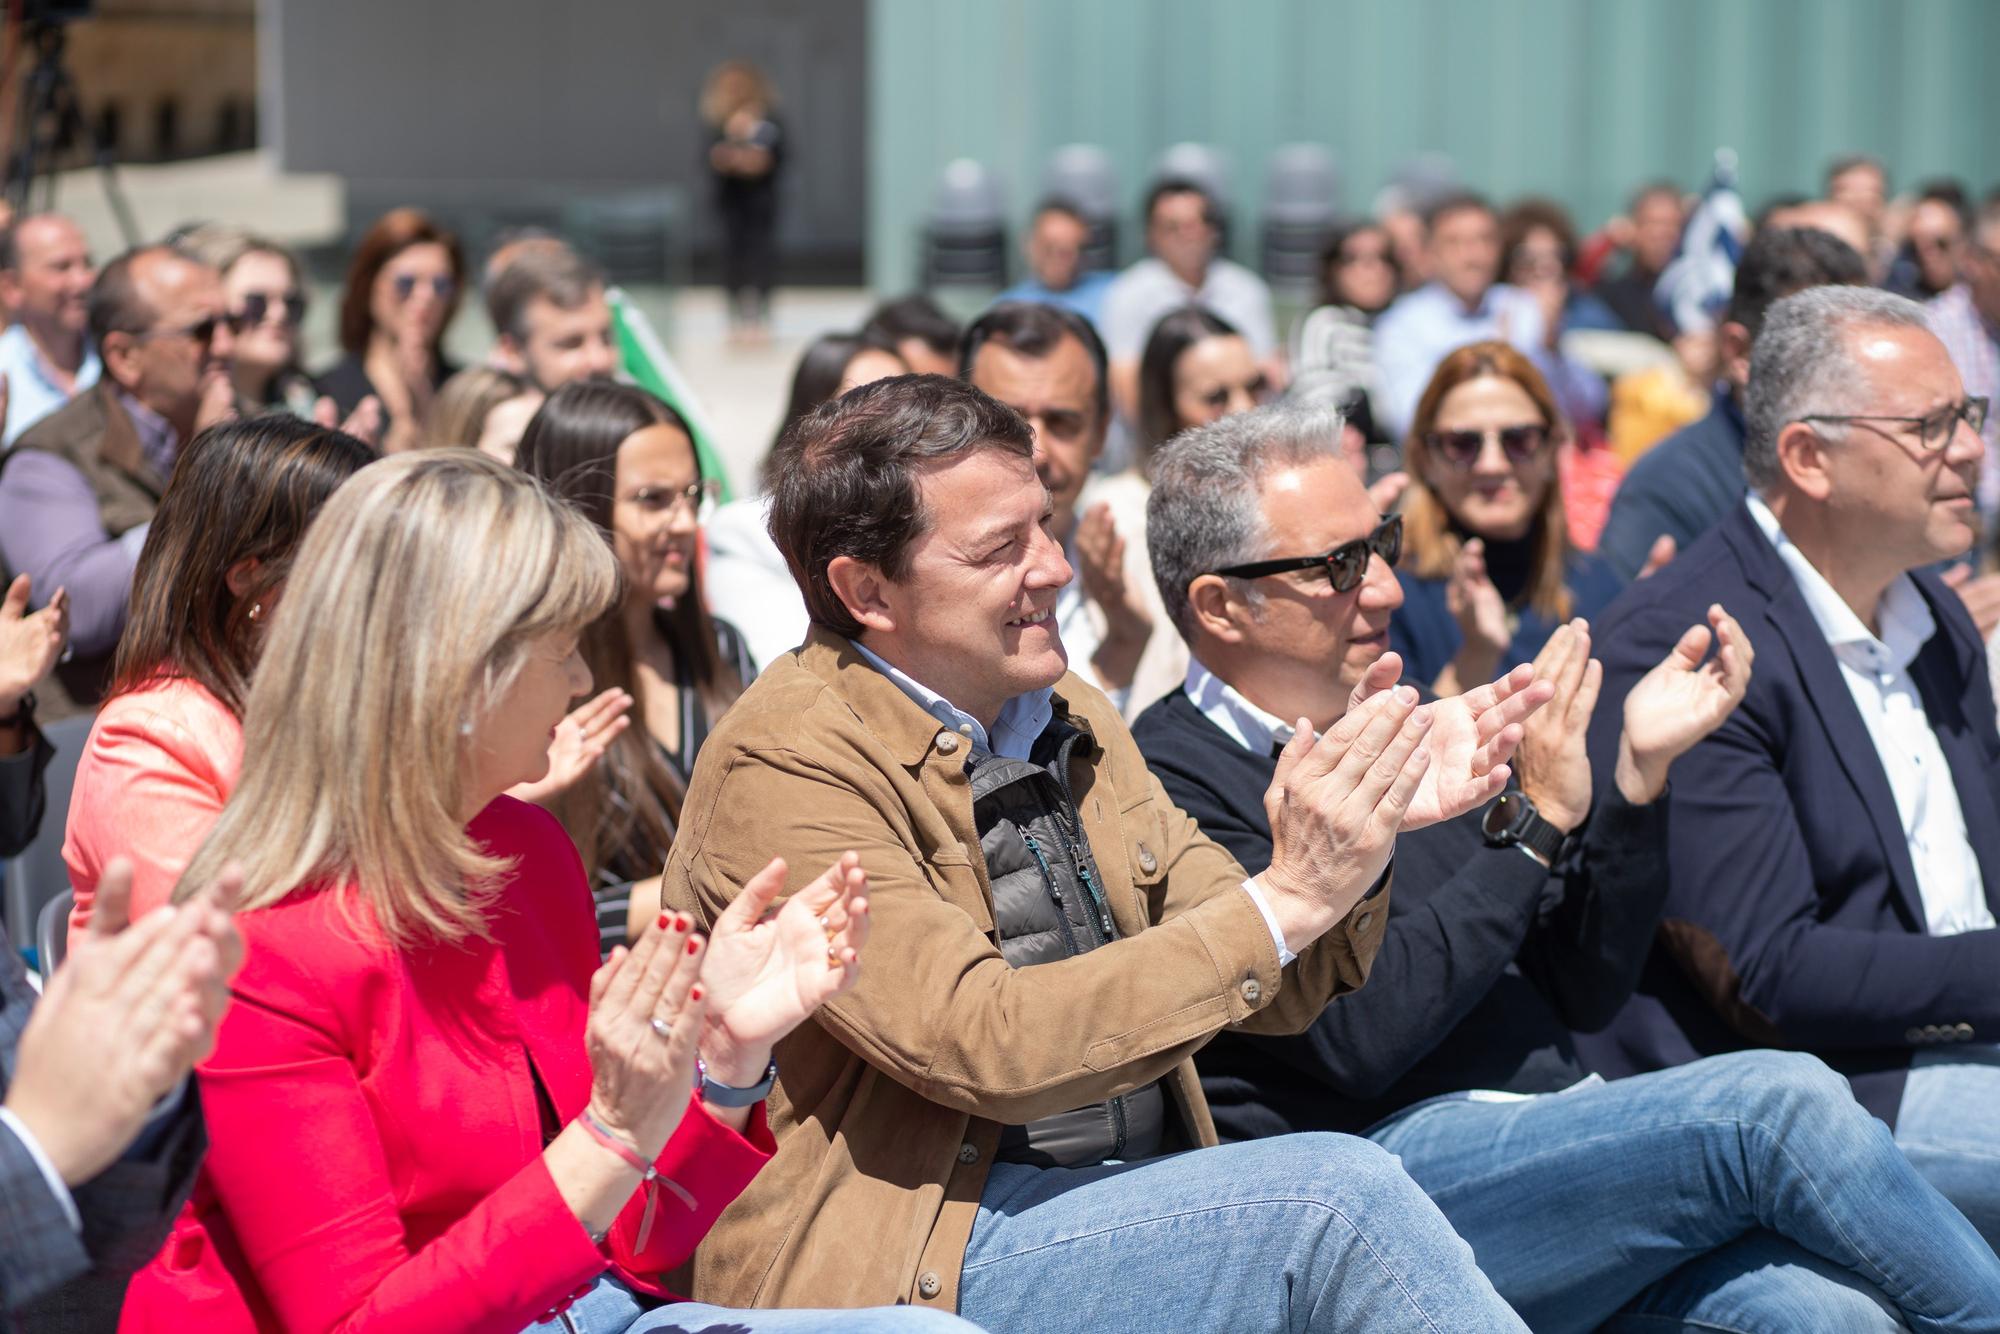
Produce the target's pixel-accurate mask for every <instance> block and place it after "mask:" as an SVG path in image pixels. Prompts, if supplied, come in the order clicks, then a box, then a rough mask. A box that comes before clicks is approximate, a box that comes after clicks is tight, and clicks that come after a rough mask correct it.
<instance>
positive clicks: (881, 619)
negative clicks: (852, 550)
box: [826, 556, 896, 634]
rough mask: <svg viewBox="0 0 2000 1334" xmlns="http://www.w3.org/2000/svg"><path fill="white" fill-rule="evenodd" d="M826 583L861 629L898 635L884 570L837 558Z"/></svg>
mask: <svg viewBox="0 0 2000 1334" xmlns="http://www.w3.org/2000/svg"><path fill="white" fill-rule="evenodd" d="M826 581H827V583H828V584H830V585H832V587H833V595H834V596H835V597H837V598H839V599H840V605H841V606H843V607H845V608H847V614H848V615H849V616H852V617H853V618H854V619H855V620H857V621H859V622H861V628H862V629H864V630H874V631H876V632H878V633H882V634H894V633H895V631H896V614H895V612H894V611H893V610H892V609H891V607H890V605H889V599H888V596H887V595H888V591H889V589H888V583H889V581H888V580H886V579H884V578H883V577H882V574H881V571H879V570H877V569H876V568H875V567H874V566H873V565H870V564H868V563H867V562H866V561H858V560H856V559H854V557H852V556H835V557H834V558H833V559H832V560H831V561H829V562H827V567H826Z"/></svg>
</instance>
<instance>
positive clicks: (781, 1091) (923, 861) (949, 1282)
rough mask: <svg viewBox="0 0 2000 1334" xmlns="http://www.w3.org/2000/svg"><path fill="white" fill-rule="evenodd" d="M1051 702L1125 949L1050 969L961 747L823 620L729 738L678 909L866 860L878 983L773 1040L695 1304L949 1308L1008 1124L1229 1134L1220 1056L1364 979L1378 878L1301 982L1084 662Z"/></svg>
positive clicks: (714, 742) (695, 1283) (735, 719)
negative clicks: (1119, 1098)
mask: <svg viewBox="0 0 2000 1334" xmlns="http://www.w3.org/2000/svg"><path fill="white" fill-rule="evenodd" d="M1056 695H1057V699H1056V709H1057V715H1058V716H1059V717H1062V718H1065V719H1066V720H1067V721H1068V722H1069V723H1070V724H1071V725H1072V726H1075V727H1077V728H1079V729H1081V730H1083V731H1084V732H1086V733H1087V734H1089V736H1090V737H1092V738H1093V739H1094V742H1095V744H1094V745H1079V746H1078V747H1077V748H1076V754H1075V758H1074V759H1073V762H1072V764H1073V767H1072V770H1071V775H1070V777H1071V783H1072V788H1073V791H1074V793H1075V797H1076V802H1077V806H1078V809H1079V810H1080V811H1081V813H1082V816H1083V826H1084V833H1085V836H1086V837H1087V838H1088V840H1089V843H1090V847H1091V851H1092V852H1093V853H1094V854H1095V857H1096V861H1097V864H1098V869H1099V870H1100V872H1101V873H1102V877H1103V880H1104V890H1105V893H1106V895H1107V896H1108V898H1109V900H1110V903H1111V909H1112V914H1113V916H1114V918H1115V919H1116V921H1117V924H1118V930H1119V934H1120V936H1121V937H1122V939H1120V940H1118V941H1116V942H1114V943H1113V944H1111V945H1107V946H1105V947H1103V948H1101V949H1098V950H1094V951H1091V952H1090V953H1088V954H1085V955H1081V956H1079V957H1076V958H1073V959H1067V960H1064V961H1062V962H1060V963H1052V964H1044V965H1042V966H1039V967H1035V968H1023V969H1014V968H1010V967H1009V966H1008V965H1007V963H1006V961H1005V960H1004V959H1002V957H1001V955H1000V949H999V946H998V944H997V943H996V939H995V935H994V925H993V906H992V899H991V896H990V894H989V891H988V887H987V881H986V868H985V865H984V862H983V861H982V859H981V856H980V852H979V836H978V834H977V832H976V831H975V829H974V827H973V814H972V799H971V795H970V785H969V782H968V779H967V777H966V773H965V760H966V755H967V747H968V745H969V743H968V742H966V741H965V739H964V738H962V737H961V736H959V735H958V734H957V733H956V732H953V731H951V730H950V729H948V728H946V727H944V726H942V725H941V724H940V723H939V722H938V721H937V720H936V719H935V718H933V717H931V716H930V715H929V714H928V713H926V712H925V711H924V709H923V708H922V707H921V706H919V705H918V704H917V703H915V702H914V701H913V700H911V699H910V698H909V696H907V695H905V694H904V693H903V692H902V691H901V690H900V689H898V688H897V686H896V684H895V683H894V682H893V681H891V680H889V679H888V678H887V677H886V676H884V675H882V674H881V673H880V672H878V671H876V670H875V669H874V668H873V667H871V666H870V665H869V664H868V662H867V660H866V659H864V658H862V657H861V655H860V654H858V653H856V652H855V651H854V649H853V648H852V646H850V645H849V644H848V643H847V642H846V641H845V640H843V639H841V638H840V637H838V636H836V635H831V634H828V633H826V632H824V631H822V630H819V629H817V628H816V629H815V630H814V631H813V632H812V635H811V637H810V638H809V639H808V640H807V641H806V644H805V645H804V646H803V647H802V648H801V649H799V650H798V651H797V652H796V653H793V654H789V655H787V656H785V657H783V658H780V659H779V660H777V661H776V662H775V663H773V664H772V665H771V666H770V667H769V668H768V669H767V670H766V671H765V672H764V674H763V675H762V676H761V677H759V678H758V680H757V682H756V683H755V684H754V685H752V686H751V687H750V689H749V690H748V691H746V692H745V693H744V695H743V697H742V698H741V699H740V700H738V701H737V703H736V705H735V706H734V707H733V708H731V709H730V711H729V712H728V714H727V715H726V716H725V717H724V718H723V719H722V722H721V724H720V725H719V726H718V727H717V728H716V730H715V732H714V733H713V734H712V735H711V736H710V737H709V739H708V742H707V744H706V745H705V746H704V747H703V748H702V752H701V759H700V761H699V763H698V764H697V766H696V768H695V774H694V781H693V785H692V787H691V788H690V790H689V792H688V797H687V802H686V805H685V808H684V811H683V817H682V823H681V826H680V831H679V835H678V837H677V838H676V839H675V842H674V851H673V856H672V857H671V859H670V860H669V861H668V863H667V868H666V876H665V886H664V895H665V901H666V903H667V904H668V906H670V907H672V908H675V909H678V910H680V911H683V912H690V913H693V914H695V915H697V916H699V917H700V918H701V920H702V921H703V923H704V924H708V923H711V922H713V921H714V919H715V917H716V915H717V914H718V913H719V912H720V911H721V910H722V909H723V908H724V907H726V906H727V905H728V903H729V901H730V899H731V898H732V897H733V896H734V895H735V894H736V892H737V890H738V888H739V887H740V886H741V885H743V884H744V882H746V881H747V880H748V879H749V878H750V877H751V876H752V875H753V874H755V873H756V872H757V871H758V870H759V869H761V868H762V867H763V866H764V864H765V863H766V862H768V861H769V860H770V859H771V858H772V857H774V856H781V857H783V858H784V859H785V860H786V862H787V863H788V865H789V867H790V874H791V878H792V881H793V883H795V884H800V883H804V879H805V878H808V877H811V876H815V875H817V874H819V873H820V872H821V871H823V870H825V869H826V867H827V866H829V865H831V864H832V863H833V861H834V860H835V859H836V858H838V857H839V856H840V855H841V854H842V853H843V852H845V851H847V850H848V849H853V850H854V851H856V852H858V853H860V854H861V862H862V865H863V866H864V867H865V868H866V870H867V872H868V897H869V900H870V902H871V903H872V905H873V918H874V921H873V934H872V936H871V938H870V940H869V942H868V947H867V951H866V953H865V955H864V957H863V960H862V968H861V979H860V981H859V982H858V983H857V984H856V985H855V987H854V988H853V990H851V991H850V992H848V993H847V994H846V995H844V996H841V997H839V998H838V999H836V1000H834V1001H833V1002H832V1003H831V1004H829V1005H827V1006H825V1007H824V1008H822V1009H821V1010H820V1011H819V1013H818V1014H817V1015H815V1016H814V1018H813V1019H812V1020H810V1021H808V1022H807V1023H805V1024H803V1025H802V1026H800V1028H799V1029H798V1030H797V1031H796V1032H795V1033H793V1034H792V1035H791V1036H790V1037H789V1038H787V1039H786V1040H785V1041H784V1042H782V1043H781V1044H779V1047H778V1053H777V1059H778V1067H779V1070H780V1072H781V1073H780V1078H779V1084H778V1088H777V1091H776V1092H774V1093H773V1094H772V1095H771V1101H770V1108H769V1111H770V1122H771V1129H772V1131H773V1132H774V1133H775V1135H776V1136H777V1140H778V1153H777V1156H776V1157H775V1158H774V1159H772V1161H771V1162H770V1163H769V1164H768V1165H767V1166H766V1167H765V1168H764V1170H763V1171H762V1172H761V1173H759V1174H758V1176H757V1178H756V1180H755V1181H753V1182H752V1183H751V1184H750V1187H749V1189H748V1190H746V1191H745V1192H744V1193H743V1194H742V1195H741V1196H740V1197H738V1199H737V1200H736V1202H735V1203H734V1204H733V1205H731V1206H730V1208H729V1209H728V1210H727V1211H726V1212H725V1213H724V1214H723V1215H722V1218H721V1219H720V1221H718V1222H717V1224H716V1225H715V1227H714V1228H713V1229H712V1230H711V1231H710V1232H709V1234H708V1238H707V1240H706V1241H704V1242H703V1243H702V1246H701V1249H700V1251H699V1252H697V1254H696V1256H695V1258H694V1260H693V1261H692V1262H691V1263H690V1265H689V1266H687V1267H686V1268H685V1269H683V1270H682V1271H681V1272H680V1273H678V1274H676V1275H675V1276H674V1281H673V1287H674V1290H675V1291H678V1292H686V1293H691V1294H692V1296H693V1297H694V1298H695V1299H696V1300H699V1301H707V1302H715V1303H719V1304H721V1305H725V1306H737V1307H750V1306H764V1307H774V1306H819V1307H855V1306H872V1305H883V1304H888V1303H892V1302H903V1301H909V1302H916V1303H920V1304H922V1305H926V1306H931V1307H935V1308H940V1309H943V1310H953V1309H955V1308H956V1304H957V1298H958V1276H959V1268H960V1264H961V1262H962V1260H963V1258H964V1254H965V1247H966V1243H967V1241H968V1239H969V1238H970V1236H971V1233H972V1225H973V1220H974V1216H975V1214H976V1212H977V1210H978V1205H979V1196H980V1191H981V1188H982V1187H983V1186H984V1185H985V1183H986V1175H987V1171H988V1168H989V1166H990V1164H991V1162H992V1156H993V1152H994V1149H995V1146H996V1145H997V1144H998V1142H999V1138H1000V1130H1001V1127H1002V1126H1003V1125H1009V1124H1019V1123H1023V1122H1027V1121H1032V1120H1034V1119H1036V1118H1038V1117H1042V1116H1047V1115H1050V1114H1051V1113H1055V1112H1060V1111H1065V1110H1068V1109H1070V1108H1073V1107H1078V1106H1082V1105H1084V1104H1087V1103H1091V1102H1097V1101H1101V1100H1103V1099H1106V1098H1109V1097H1112V1096H1113V1095H1115V1094H1120V1093H1125V1092H1129V1091H1130V1090H1132V1089H1135V1088H1138V1087H1140V1086H1142V1085H1144V1084H1147V1083H1149V1082H1152V1081H1154V1080H1164V1081H1165V1088H1166V1090H1167V1092H1168V1094H1169V1101H1170V1103H1171V1105H1172V1106H1173V1108H1174V1110H1175V1111H1176V1113H1177V1114H1178V1118H1179V1121H1180V1123H1181V1134H1180V1135H1179V1137H1178V1138H1179V1142H1180V1143H1181V1144H1184V1145H1187V1146H1189V1147H1192V1146H1193V1145H1207V1144H1213V1143H1214V1142H1215V1129H1214V1126H1213V1124H1212V1122H1211V1121H1210V1119H1209V1114H1208V1107H1207V1104H1206V1103H1205V1102H1204V1101H1203V1099H1202V1093H1201V1084H1200V1082H1199V1081H1198V1079H1197V1078H1196V1076H1195V1070H1194V1063H1193V1061H1192V1060H1191V1059H1190V1058H1192V1057H1193V1055H1194V1054H1195V1052H1197V1051H1198V1050H1200V1048H1201V1046H1202V1044H1203V1043H1205V1042H1207V1041H1208V1040H1209V1039H1210V1038H1211V1037H1213V1036H1214V1035H1215V1034H1216V1032H1218V1031H1219V1030H1221V1029H1223V1028H1228V1027H1240V1028H1243V1029H1246V1030H1249V1031H1253V1032H1261V1033H1298V1032H1301V1031H1303V1030H1304V1029H1305V1028H1306V1027H1307V1025H1309V1024H1311V1023H1312V1021H1313V1020H1314V1018H1316V1017H1317V1016H1318V1015H1319V1013H1320V1011H1321V1010H1322V1009H1324V1008H1325V1006H1326V1004H1327V1002H1328V1001H1330V1000H1332V999H1333V998H1334V997H1335V996H1337V995H1340V994H1341V993H1343V992H1346V991H1351V990H1353V989H1354V988H1356V987H1358V986H1360V985H1361V983H1362V981H1363V980H1364V979H1365V977H1366V976H1367V971H1368V965H1369V964H1370V963H1371V962H1372V961H1373V959H1374V957H1375V952H1376V950H1377V949H1378V948H1379V947H1380V946H1381V943H1382V932H1383V928H1384V926H1385V925H1386V923H1387V919H1388V910H1387V909H1388V905H1387V902H1386V898H1385V894H1386V890H1385V891H1384V892H1383V893H1378V894H1376V895H1374V896H1372V897H1371V898H1369V899H1367V900H1366V901H1364V902H1363V903H1361V904H1360V905H1358V906H1357V907H1356V908H1355V910H1354V911H1353V912H1351V913H1350V914H1349V916H1348V918H1347V919H1346V920H1345V921H1343V922H1342V923H1340V924H1339V925H1337V926H1336V927H1335V928H1334V929H1333V930H1332V931H1331V932H1329V933H1328V934H1327V935H1326V936H1324V937H1323V938H1322V939H1321V940H1320V941H1319V942H1318V943H1316V944H1314V945H1312V946H1310V947H1308V948H1307V949H1306V950H1305V952H1304V953H1303V954H1302V955H1301V956H1300V957H1299V958H1298V960H1297V961H1295V962H1294V963H1293V964H1292V965H1291V966H1289V967H1287V968H1284V969H1282V970H1281V969H1280V968H1279V966H1278V953H1277V949H1276V946H1275V944H1274V943H1273V941H1272V939H1271V932H1270V930H1269V928H1268V927H1267V926H1266V925H1265V921H1264V918H1263V916H1262V914H1260V913H1259V912H1258V910H1257V907H1256V905H1255V903H1253V902H1252V900H1251V898H1250V896H1249V895H1248V894H1246V893H1244V892H1243V889H1242V885H1243V881H1244V880H1245V878H1246V877H1245V874H1244V872H1243V869H1242V868H1241V867H1240V866H1238V865H1237V864H1236V862H1235V861H1234V860H1233V859H1232V858H1231V857H1230V856H1229V854H1228V853H1226V852H1224V851H1223V850H1222V849H1221V848H1220V847H1218V846H1217V845H1216V844H1214V843H1212V842H1210V841H1209V840H1208V839H1207V838H1206V837H1204V836H1203V835H1202V833H1201V831H1200V830H1199V829H1198V828H1196V826H1195V823H1194V821H1193V820H1191V819H1189V818H1188V817H1187V816H1186V815H1184V814H1183V813H1182V812H1181V811H1180V810H1178V809H1177V808H1175V807H1174V805H1173V804H1172V803H1171V802H1170V801H1168V800H1167V797H1166V794H1165V793H1164V792H1162V791H1161V789H1160V784H1159V782H1158V781H1157V780H1156V779H1154V777H1153V776H1152V775H1151V774H1150V773H1149V772H1147V770H1146V766H1145V764H1144V762H1143V761H1142V760H1141V759H1140V756H1139V751H1138V748H1137V746H1135V745H1134V744H1133V741H1132V736H1131V733H1130V732H1128V731H1127V730H1126V728H1125V724H1124V723H1123V722H1122V721H1121V720H1120V718H1119V716H1118V711H1117V710H1116V709H1115V708H1113V707H1112V705H1111V704H1110V702H1109V701H1108V700H1106V699H1105V698H1104V696H1103V695H1102V694H1100V693H1099V692H1098V691H1097V690H1095V689H1094V688H1092V687H1091V686H1089V685H1086V684H1085V683H1084V682H1083V681H1082V680H1080V679H1079V678H1077V677H1076V676H1075V675H1074V674H1071V675H1067V676H1065V677H1064V678H1063V679H1062V681H1061V682H1060V683H1059V684H1058V685H1057V687H1056Z"/></svg>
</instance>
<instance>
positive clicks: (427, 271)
mask: <svg viewBox="0 0 2000 1334" xmlns="http://www.w3.org/2000/svg"><path fill="white" fill-rule="evenodd" d="M464 286H465V255H464V252H463V251H462V250H460V249H459V244H458V238H457V237H456V236H454V235H452V234H451V233H450V232H448V231H446V230H445V229H444V228H442V227H440V226H439V225H438V224H437V223H436V222H434V221H433V220H432V219H431V218H430V217H428V216H427V215H425V214H424V213H422V212H420V211H418V210H417V209H413V208H399V209H392V210H391V211H389V212H388V213H385V214H383V215H382V216H381V218H379V219H378V220H377V221H376V222H375V225H374V226H372V227H370V228H369V229H368V230H367V232H366V233H364V234H363V235H362V238H361V243H360V244H359V245H358V246H356V247H355V250H354V259H353V261H352V262H351V263H350V264H349V265H348V269H347V282H346V286H345V288H344V289H343V290H342V292H341V297H340V346H341V349H342V351H343V352H344V353H345V354H346V355H345V356H343V357H342V358H341V359H340V360H339V361H338V362H336V363H334V365H333V366H332V367H330V368H329V369H328V370H327V371H326V372H325V373H324V374H322V375H321V376H320V377H319V380H318V385H317V388H318V390H319V392H320V393H322V394H324V395H326V396H327V397H329V398H331V399H332V400H333V402H334V411H335V414H336V415H337V416H338V417H339V418H340V419H341V420H343V421H344V420H346V419H347V418H348V417H349V415H350V414H352V413H353V412H354V410H355V409H356V408H358V407H360V406H361V400H362V399H364V398H367V397H369V396H370V395H371V394H372V395H373V396H374V397H375V398H377V399H378V400H380V401H381V404H382V414H383V428H382V452H383V453H385V454H397V453H401V452H403V451H404V450H408V449H415V448H416V447H417V446H418V445H420V444H422V443H423V440H424V434H425V429H426V424H427V423H428V421H429V418H430V410H431V401H432V400H433V399H434V398H435V397H436V396H437V391H438V386H440V385H442V384H443V383H444V382H445V381H446V380H448V379H450V378H451V376H452V375H453V373H455V372H456V371H457V370H458V367H457V366H455V365H453V364H452V363H451V362H449V361H447V360H446V359H445V356H444V334H445V329H446V328H447V327H449V325H450V324H451V320H452V316H454V315H456V314H457V313H458V302H459V297H460V296H461V295H462V294H463V291H464Z"/></svg>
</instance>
